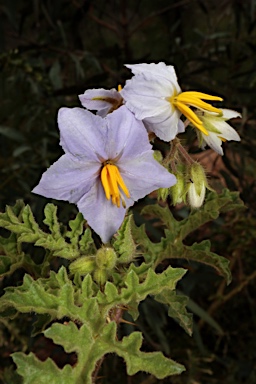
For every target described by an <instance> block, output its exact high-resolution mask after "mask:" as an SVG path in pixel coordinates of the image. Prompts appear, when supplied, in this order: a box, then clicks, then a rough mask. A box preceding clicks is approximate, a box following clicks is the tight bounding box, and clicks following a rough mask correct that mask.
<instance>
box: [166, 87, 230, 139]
mask: <svg viewBox="0 0 256 384" xmlns="http://www.w3.org/2000/svg"><path fill="white" fill-rule="evenodd" d="M202 99H204V100H211V101H222V100H223V99H222V98H221V97H218V96H211V95H207V94H206V93H202V92H194V91H188V92H182V93H180V94H179V95H177V96H172V97H168V98H167V100H168V101H169V102H170V103H171V104H172V105H173V106H174V107H176V108H178V109H179V111H180V112H181V113H182V114H183V115H184V116H186V118H187V119H188V120H189V121H191V123H192V124H193V125H194V126H195V127H196V128H198V129H199V130H200V131H202V132H203V133H204V134H205V135H207V136H208V131H207V129H206V128H205V127H204V125H203V122H202V121H201V120H200V119H199V118H198V116H197V115H196V114H195V112H194V111H192V109H190V108H189V107H190V106H191V107H195V108H198V109H201V110H203V111H209V112H214V113H217V114H219V115H220V116H221V115H222V111H221V110H220V109H218V108H215V107H213V106H212V105H211V104H209V103H206V102H205V101H203V100H202Z"/></svg>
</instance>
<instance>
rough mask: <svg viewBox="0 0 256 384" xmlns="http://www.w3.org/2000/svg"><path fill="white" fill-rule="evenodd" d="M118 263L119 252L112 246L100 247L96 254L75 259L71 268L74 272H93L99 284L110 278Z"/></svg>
mask: <svg viewBox="0 0 256 384" xmlns="http://www.w3.org/2000/svg"><path fill="white" fill-rule="evenodd" d="M116 263H117V254H116V252H115V251H114V249H113V248H111V247H103V248H100V249H99V250H98V251H97V252H96V255H95V256H82V257H80V258H79V259H77V260H75V261H73V262H72V263H71V264H70V266H69V270H70V272H71V273H72V274H75V273H78V274H79V275H87V274H92V276H93V279H94V281H95V282H96V283H98V284H99V285H103V284H105V283H106V281H107V280H108V278H109V276H110V275H111V273H112V271H113V270H114V269H115V267H116Z"/></svg>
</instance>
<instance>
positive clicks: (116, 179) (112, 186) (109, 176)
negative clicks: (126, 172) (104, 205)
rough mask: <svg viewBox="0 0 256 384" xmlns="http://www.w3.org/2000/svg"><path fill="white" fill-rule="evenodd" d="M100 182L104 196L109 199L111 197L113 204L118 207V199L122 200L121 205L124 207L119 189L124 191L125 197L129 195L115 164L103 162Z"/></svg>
mask: <svg viewBox="0 0 256 384" xmlns="http://www.w3.org/2000/svg"><path fill="white" fill-rule="evenodd" d="M100 177H101V183H102V186H103V188H104V191H105V195H106V198H107V199H108V200H109V199H110V197H111V199H112V203H113V204H115V205H116V206H117V207H118V208H119V207H120V199H121V200H122V205H123V207H124V208H125V201H124V198H123V196H122V194H121V192H120V189H121V190H122V191H123V192H124V194H125V196H126V197H128V198H129V197H130V193H129V191H128V188H127V187H126V185H125V183H124V181H123V178H122V176H121V175H120V172H119V170H118V168H117V166H116V165H114V164H108V163H107V164H105V165H104V166H103V168H102V170H101V175H100Z"/></svg>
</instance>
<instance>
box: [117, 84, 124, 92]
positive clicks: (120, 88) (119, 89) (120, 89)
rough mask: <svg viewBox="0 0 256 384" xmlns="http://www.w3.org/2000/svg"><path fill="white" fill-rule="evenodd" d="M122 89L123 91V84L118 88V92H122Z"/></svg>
mask: <svg viewBox="0 0 256 384" xmlns="http://www.w3.org/2000/svg"><path fill="white" fill-rule="evenodd" d="M122 89H123V87H122V85H121V84H118V86H117V90H118V92H120V91H122Z"/></svg>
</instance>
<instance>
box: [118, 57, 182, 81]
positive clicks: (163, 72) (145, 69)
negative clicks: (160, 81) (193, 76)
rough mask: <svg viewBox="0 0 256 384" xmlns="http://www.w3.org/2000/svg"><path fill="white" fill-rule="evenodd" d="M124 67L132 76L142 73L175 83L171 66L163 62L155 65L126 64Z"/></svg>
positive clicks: (173, 70) (175, 79) (175, 78)
mask: <svg viewBox="0 0 256 384" xmlns="http://www.w3.org/2000/svg"><path fill="white" fill-rule="evenodd" d="M125 66H126V67H127V68H129V69H130V70H131V71H132V73H133V74H134V75H139V74H141V73H144V74H146V75H149V74H151V75H153V76H157V77H163V78H165V79H168V80H170V79H172V80H173V82H176V81H177V76H176V73H175V69H174V67H173V66H172V65H166V64H165V63H163V62H160V63H157V64H155V63H151V64H144V63H142V64H133V65H131V64H126V65H125Z"/></svg>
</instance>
